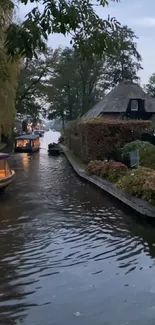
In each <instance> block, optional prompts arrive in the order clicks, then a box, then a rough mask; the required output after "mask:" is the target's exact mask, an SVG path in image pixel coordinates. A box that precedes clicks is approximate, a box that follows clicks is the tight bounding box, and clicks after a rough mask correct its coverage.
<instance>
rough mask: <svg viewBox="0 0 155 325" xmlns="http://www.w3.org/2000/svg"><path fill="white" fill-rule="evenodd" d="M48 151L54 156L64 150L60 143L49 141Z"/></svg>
mask: <svg viewBox="0 0 155 325" xmlns="http://www.w3.org/2000/svg"><path fill="white" fill-rule="evenodd" d="M48 153H49V154H50V155H52V156H58V155H59V154H60V153H62V150H61V148H60V146H59V144H58V143H54V142H53V143H49V145H48Z"/></svg>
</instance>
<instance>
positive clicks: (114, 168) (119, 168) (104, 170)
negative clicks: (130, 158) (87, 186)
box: [86, 160, 128, 182]
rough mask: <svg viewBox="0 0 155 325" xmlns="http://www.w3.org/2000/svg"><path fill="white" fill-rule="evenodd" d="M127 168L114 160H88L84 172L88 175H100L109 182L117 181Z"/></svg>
mask: <svg viewBox="0 0 155 325" xmlns="http://www.w3.org/2000/svg"><path fill="white" fill-rule="evenodd" d="M127 171H128V168H127V167H126V166H125V165H124V164H123V163H121V162H116V161H108V162H106V161H101V160H94V161H90V163H89V164H88V166H87V167H86V172H87V173H89V174H90V175H96V176H100V177H102V178H105V179H107V180H109V181H111V182H117V181H118V179H119V178H120V177H122V176H123V175H124V174H125V173H126V172H127Z"/></svg>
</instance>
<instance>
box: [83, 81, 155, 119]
mask: <svg viewBox="0 0 155 325" xmlns="http://www.w3.org/2000/svg"><path fill="white" fill-rule="evenodd" d="M153 115H155V99H154V98H152V97H151V96H149V95H148V94H146V93H145V92H144V91H143V89H142V88H141V87H140V86H139V85H138V84H135V83H131V82H128V81H124V82H122V83H120V84H119V85H118V86H116V87H115V88H114V89H113V90H111V91H110V92H109V93H108V94H107V95H106V96H105V97H104V98H103V99H102V100H101V101H100V102H99V103H97V104H96V105H95V106H94V107H93V108H92V109H90V110H89V111H88V112H87V113H86V114H85V115H83V116H82V119H86V118H94V117H99V116H104V117H107V118H110V119H111V118H121V119H124V118H133V119H134V118H135V119H144V120H148V119H151V118H152V117H153Z"/></svg>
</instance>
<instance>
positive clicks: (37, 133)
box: [34, 130, 45, 138]
mask: <svg viewBox="0 0 155 325" xmlns="http://www.w3.org/2000/svg"><path fill="white" fill-rule="evenodd" d="M44 133H45V131H44V130H34V134H36V135H39V136H40V138H42V137H43V136H44Z"/></svg>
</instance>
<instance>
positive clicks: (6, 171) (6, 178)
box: [0, 153, 15, 190]
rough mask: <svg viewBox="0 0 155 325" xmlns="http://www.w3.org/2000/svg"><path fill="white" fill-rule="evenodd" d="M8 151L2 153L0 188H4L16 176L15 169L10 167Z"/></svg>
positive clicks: (0, 156)
mask: <svg viewBox="0 0 155 325" xmlns="http://www.w3.org/2000/svg"><path fill="white" fill-rule="evenodd" d="M8 157H9V155H8V154H7V153H0V190H4V189H5V188H6V187H7V186H8V185H9V184H11V183H12V181H13V180H14V178H15V171H14V170H12V169H10V168H9V165H8Z"/></svg>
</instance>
